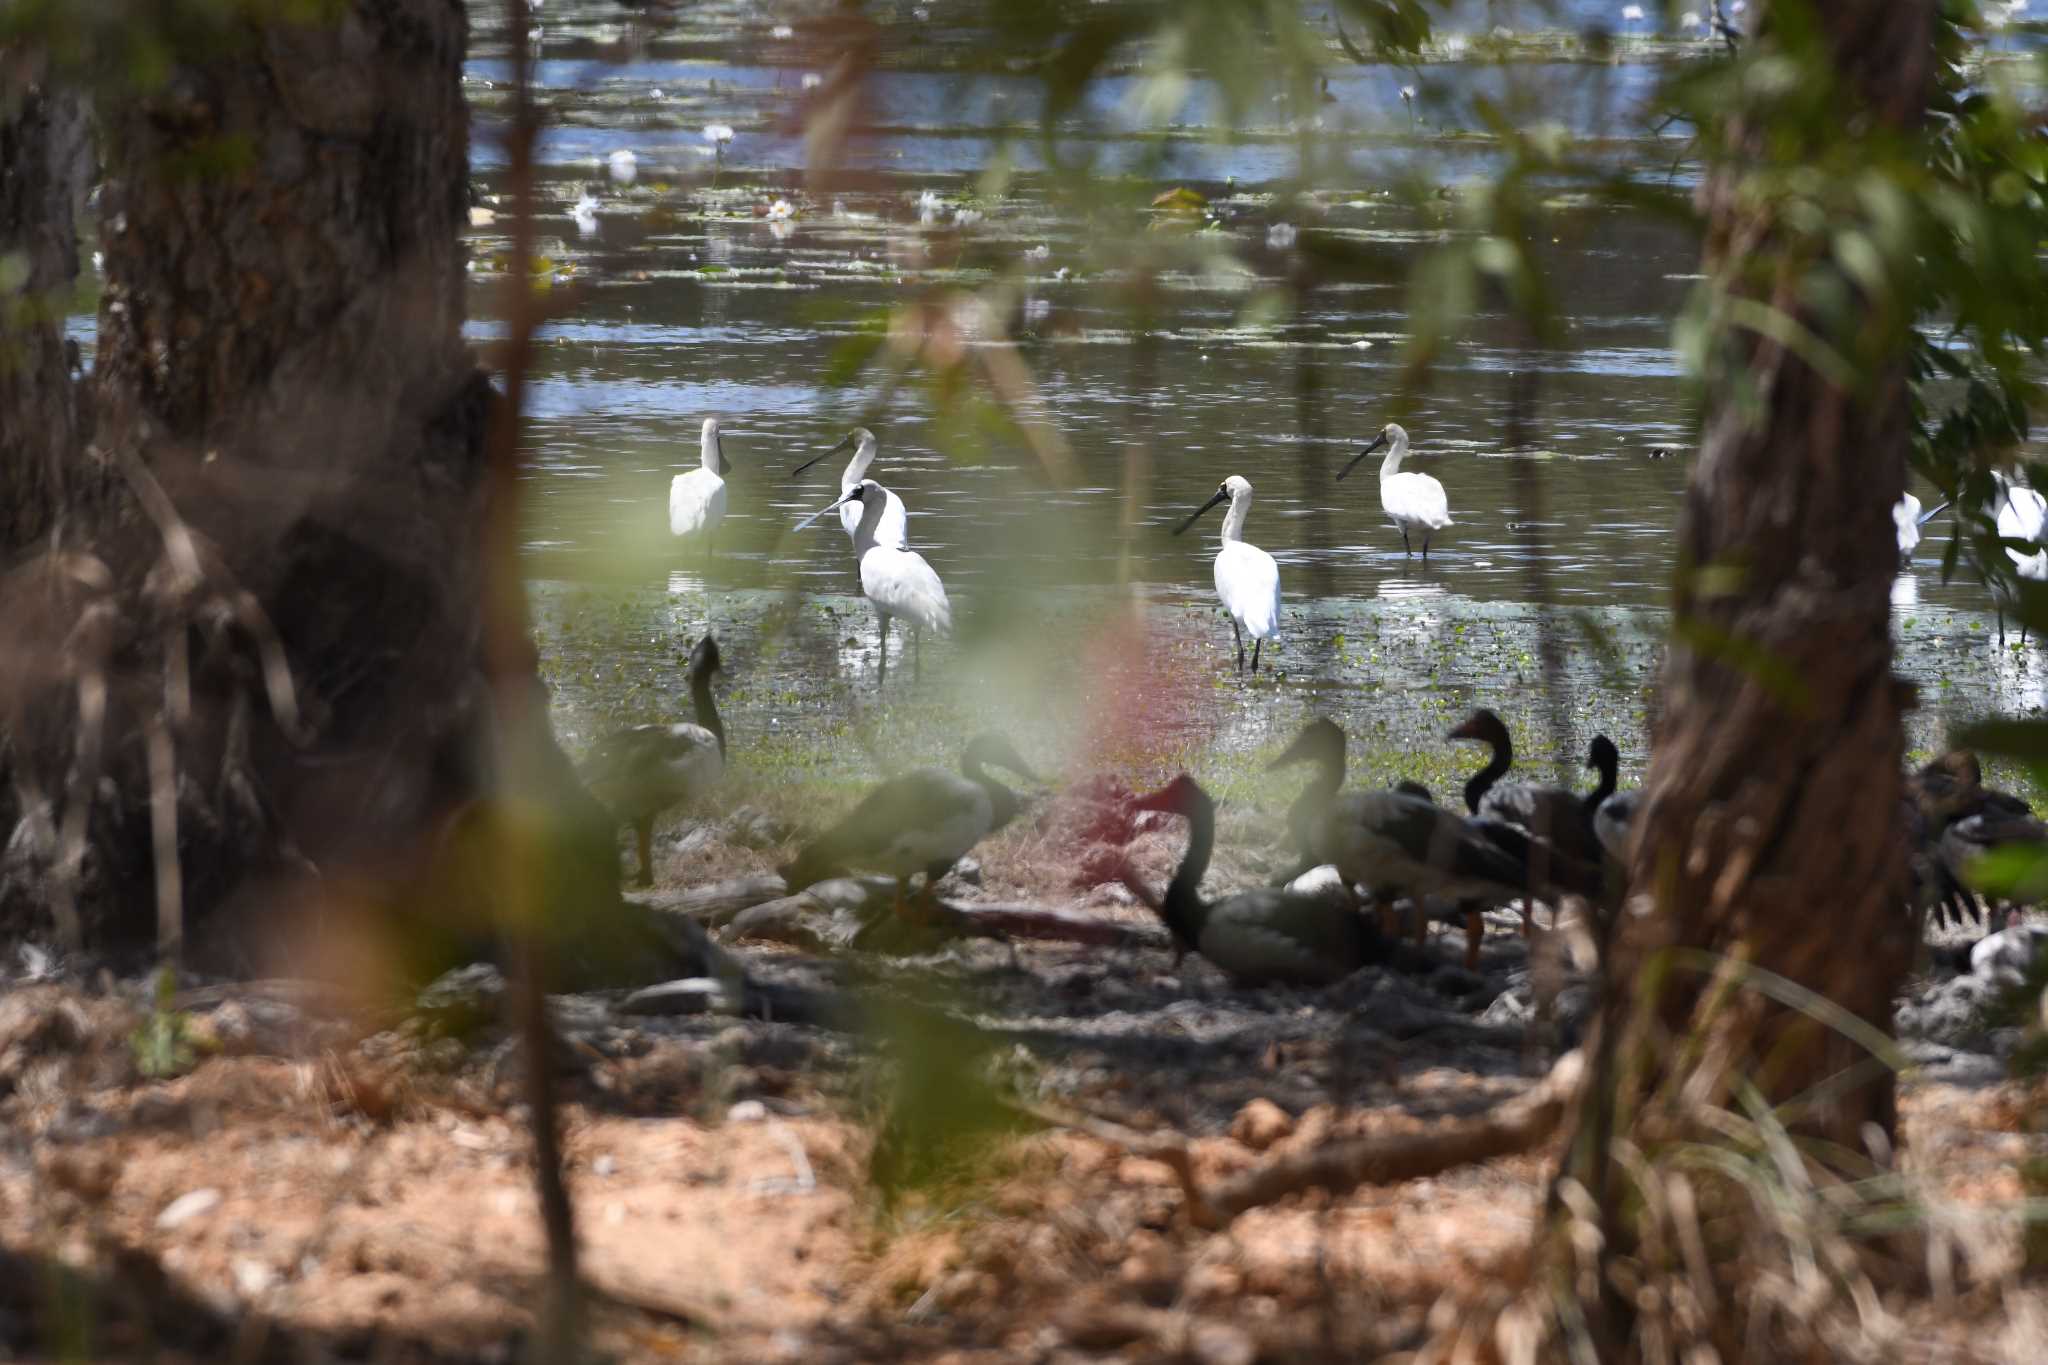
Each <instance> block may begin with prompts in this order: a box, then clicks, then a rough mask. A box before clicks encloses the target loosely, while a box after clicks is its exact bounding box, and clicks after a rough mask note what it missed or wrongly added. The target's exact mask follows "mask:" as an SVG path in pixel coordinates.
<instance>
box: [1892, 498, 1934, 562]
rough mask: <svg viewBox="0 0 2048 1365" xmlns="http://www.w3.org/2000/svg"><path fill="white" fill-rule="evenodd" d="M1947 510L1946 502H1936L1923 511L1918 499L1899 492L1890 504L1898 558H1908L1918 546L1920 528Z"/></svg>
mask: <svg viewBox="0 0 2048 1365" xmlns="http://www.w3.org/2000/svg"><path fill="white" fill-rule="evenodd" d="M1947 510H1948V504H1947V503H1946V502H1938V503H1936V504H1935V505H1934V506H1932V507H1930V508H1928V509H1927V510H1926V511H1924V512H1923V511H1922V510H1920V499H1918V498H1916V497H1914V496H1913V495H1912V494H1911V493H1902V494H1900V495H1899V500H1898V501H1897V502H1895V503H1893V504H1892V529H1893V530H1894V531H1895V532H1897V534H1898V537H1899V558H1901V559H1907V558H1910V557H1911V556H1912V554H1913V551H1915V550H1917V549H1918V548H1920V528H1921V527H1923V526H1925V525H1926V524H1927V523H1928V522H1930V521H1933V520H1934V519H1935V518H1936V517H1938V516H1940V515H1941V514H1942V513H1943V512H1945V511H1947Z"/></svg>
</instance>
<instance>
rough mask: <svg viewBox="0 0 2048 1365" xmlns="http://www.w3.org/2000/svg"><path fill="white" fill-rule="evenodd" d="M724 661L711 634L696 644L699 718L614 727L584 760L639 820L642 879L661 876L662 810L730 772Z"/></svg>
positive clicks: (584, 771) (604, 795) (599, 790)
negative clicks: (719, 689) (722, 701)
mask: <svg viewBox="0 0 2048 1365" xmlns="http://www.w3.org/2000/svg"><path fill="white" fill-rule="evenodd" d="M722 666H723V661H722V660H721V659H720V658H719V656H718V641H717V640H715V639H713V638H712V637H711V636H709V635H707V636H705V637H704V638H703V639H701V640H699V641H698V642H697V644H696V647H695V648H693V649H691V651H690V668H689V678H690V696H691V700H692V701H693V702H695V704H696V711H697V720H696V723H695V724H691V723H689V722H687V721H686V722H683V723H680V724H676V725H635V726H633V727H631V728H630V729H626V730H618V731H615V732H613V733H612V734H609V735H606V736H604V737H603V738H602V739H600V740H598V741H597V743H596V744H594V745H592V746H591V748H590V752H589V753H588V754H587V755H585V757H584V759H583V762H582V763H581V764H580V765H579V766H578V768H577V772H578V774H579V775H580V776H581V777H582V779H583V785H584V786H586V787H588V788H589V789H590V794H591V795H592V796H594V797H596V798H597V799H598V801H599V802H600V803H601V804H602V805H604V806H605V807H606V808H607V809H609V810H610V811H611V813H612V814H613V815H614V816H616V817H617V818H618V819H620V820H622V821H624V822H626V823H627V824H630V825H632V827H633V834H634V840H635V846H636V848H637V851H638V852H639V855H640V866H639V870H638V876H639V881H640V885H642V886H646V885H647V884H648V883H650V882H652V881H653V880H654V863H653V858H652V856H651V852H652V850H651V848H650V844H651V842H652V838H653V833H654V821H655V817H657V816H659V815H660V814H661V813H662V812H663V811H665V810H667V809H668V808H669V807H670V806H677V805H681V804H682V803H684V802H686V801H692V800H695V799H696V798H697V797H700V796H702V795H703V794H704V793H705V792H707V791H709V790H710V789H711V788H712V787H713V786H714V785H716V783H717V782H718V779H719V778H720V777H722V776H723V775H724V774H725V724H724V722H722V721H721V720H720V719H719V717H718V702H717V700H716V699H715V698H714V697H713V696H712V695H711V678H712V675H713V674H715V673H717V672H718V671H719V669H720V668H721V667H722Z"/></svg>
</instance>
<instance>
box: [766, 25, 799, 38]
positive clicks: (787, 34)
mask: <svg viewBox="0 0 2048 1365" xmlns="http://www.w3.org/2000/svg"><path fill="white" fill-rule="evenodd" d="M768 36H769V37H770V38H794V37H796V30H795V29H793V28H791V27H790V26H789V25H788V24H777V25H776V26H775V27H774V28H771V29H769V30H768Z"/></svg>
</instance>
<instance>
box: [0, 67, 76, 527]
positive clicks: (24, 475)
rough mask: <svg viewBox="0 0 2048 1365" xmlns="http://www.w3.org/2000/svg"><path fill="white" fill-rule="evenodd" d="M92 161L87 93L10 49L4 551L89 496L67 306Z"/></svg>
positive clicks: (0, 248) (0, 97) (2, 284)
mask: <svg viewBox="0 0 2048 1365" xmlns="http://www.w3.org/2000/svg"><path fill="white" fill-rule="evenodd" d="M89 161H90V152H89V150H88V140H87V134H86V117H85V105H84V102H83V101H82V100H80V99H78V98H77V97H76V96H75V95H71V94H69V93H66V92H64V91H62V90H61V89H52V88H51V86H50V85H49V83H48V80H47V72H46V71H45V70H44V67H43V62H42V60H41V58H40V55H39V54H37V53H34V52H30V51H27V50H19V51H0V562H5V561H6V560H8V559H11V558H13V557H14V555H15V554H16V553H17V552H19V551H21V550H23V549H25V548H27V547H28V546H30V545H31V544H34V543H36V542H37V541H39V540H41V539H42V538H44V537H46V536H48V535H49V534H50V533H51V531H52V529H53V527H55V525H56V523H57V521H58V516H59V513H60V511H61V509H62V508H63V507H64V505H65V503H66V502H67V501H68V500H70V499H72V498H74V497H76V496H77V493H76V491H75V490H74V489H72V488H71V486H70V485H71V483H72V481H74V480H75V479H76V478H77V477H78V475H77V465H76V463H75V461H74V459H73V456H74V454H75V453H76V451H77V449H78V409H77V401H76V397H75V394H74V388H75V386H74V385H73V383H72V378H71V367H70V365H69V363H68V361H67V359H66V347H65V345H64V314H65V311H66V306H67V304H68V303H69V301H70V293H71V286H72V281H73V280H74V279H76V278H77V275H78V227H77V219H76V216H75V215H76V211H77V205H78V203H79V201H80V199H81V198H82V191H83V188H84V187H83V186H82V185H81V184H79V183H78V182H79V180H80V179H81V178H82V176H83V175H84V174H85V173H86V171H87V169H88V167H89Z"/></svg>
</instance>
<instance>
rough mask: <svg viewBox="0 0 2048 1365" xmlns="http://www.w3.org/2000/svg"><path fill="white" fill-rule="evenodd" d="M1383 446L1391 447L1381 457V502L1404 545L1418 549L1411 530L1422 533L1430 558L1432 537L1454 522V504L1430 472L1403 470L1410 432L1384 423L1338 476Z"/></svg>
mask: <svg viewBox="0 0 2048 1365" xmlns="http://www.w3.org/2000/svg"><path fill="white" fill-rule="evenodd" d="M1381 446H1386V447H1388V449H1387V455H1386V458H1385V459H1383V460H1381V461H1380V506H1381V507H1382V508H1384V509H1385V511H1386V514H1387V520H1388V521H1391V522H1392V523H1394V527H1395V529H1396V530H1398V531H1400V533H1401V548H1402V549H1404V550H1406V551H1407V552H1408V553H1409V554H1413V553H1415V546H1414V545H1413V544H1412V543H1411V542H1410V541H1409V539H1408V537H1409V535H1410V533H1411V532H1412V533H1414V534H1417V535H1420V536H1421V537H1422V557H1423V558H1424V559H1428V558H1429V540H1430V537H1431V536H1434V535H1435V534H1436V533H1437V532H1438V531H1441V530H1443V529H1444V527H1446V526H1449V525H1451V524H1452V523H1451V505H1450V502H1449V500H1448V499H1446V498H1445V497H1444V486H1443V485H1442V484H1440V483H1438V482H1437V481H1436V480H1435V479H1433V478H1431V477H1430V476H1429V475H1427V474H1415V473H1408V474H1404V473H1402V472H1401V461H1402V459H1404V458H1405V457H1406V456H1407V454H1408V433H1407V432H1406V431H1404V430H1403V429H1402V428H1401V427H1400V426H1399V425H1398V424H1396V423H1393V422H1389V423H1387V425H1386V426H1384V427H1382V428H1381V429H1380V434H1379V435H1377V436H1375V437H1373V439H1372V444H1371V445H1368V446H1367V447H1366V448H1365V449H1363V450H1361V451H1359V452H1358V453H1357V454H1356V455H1354V456H1352V457H1351V463H1350V464H1347V465H1345V466H1344V472H1343V473H1342V474H1339V475H1338V476H1337V480H1338V482H1340V483H1341V482H1342V481H1343V479H1344V475H1345V474H1349V473H1350V472H1351V471H1352V470H1354V469H1356V468H1358V462H1359V461H1360V460H1363V459H1364V458H1365V457H1366V456H1368V455H1370V454H1372V453H1373V452H1374V451H1375V450H1378V449H1379V448H1380V447H1381Z"/></svg>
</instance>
